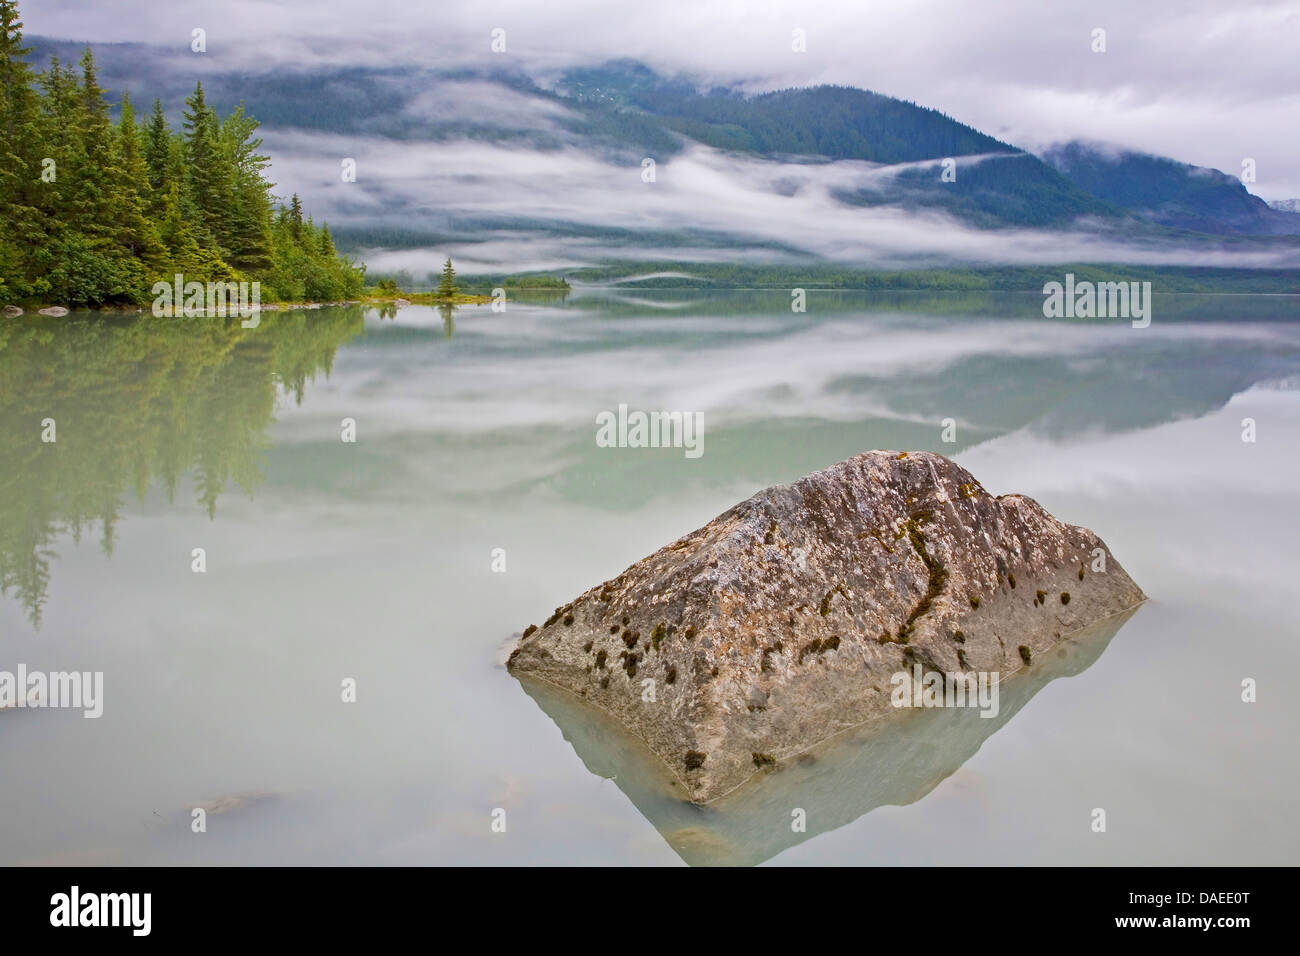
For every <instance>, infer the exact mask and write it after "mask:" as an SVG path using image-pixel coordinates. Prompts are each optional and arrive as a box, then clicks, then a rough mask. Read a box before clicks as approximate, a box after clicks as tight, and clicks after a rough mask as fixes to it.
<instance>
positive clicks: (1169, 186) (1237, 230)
mask: <svg viewBox="0 0 1300 956" xmlns="http://www.w3.org/2000/svg"><path fill="white" fill-rule="evenodd" d="M1043 158H1044V159H1045V160H1046V161H1047V162H1048V163H1050V164H1051V165H1052V166H1053V167H1054V168H1055V169H1057V170H1059V171H1060V173H1061V174H1062V175H1063V176H1065V177H1066V178H1067V179H1068V180H1069V181H1070V182H1071V183H1073V184H1074V185H1075V186H1077V187H1078V188H1079V189H1082V190H1084V191H1085V192H1088V193H1091V194H1092V195H1093V196H1096V197H1097V198H1099V199H1101V200H1103V201H1105V202H1108V203H1111V204H1113V205H1115V206H1119V207H1120V208H1122V209H1127V210H1129V211H1130V212H1132V213H1134V214H1136V215H1138V216H1141V217H1142V218H1144V219H1149V220H1150V221H1152V222H1156V223H1160V224H1161V225H1164V226H1171V227H1173V228H1176V229H1190V230H1193V231H1195V232H1208V233H1214V234H1216V235H1250V236H1270V235H1298V234H1300V215H1297V214H1296V213H1295V211H1294V210H1292V211H1289V212H1288V211H1284V210H1282V209H1274V208H1272V207H1270V206H1269V204H1268V203H1266V202H1265V201H1264V200H1262V199H1260V198H1259V197H1258V196H1253V195H1251V194H1250V193H1249V192H1248V191H1247V190H1246V187H1245V186H1244V185H1242V183H1241V180H1239V179H1237V178H1236V177H1235V176H1229V175H1227V174H1225V173H1221V172H1219V171H1218V170H1217V169H1207V168H1205V167H1203V166H1192V165H1190V164H1188V163H1180V162H1178V161H1176V160H1173V159H1166V158H1164V157H1163V156H1151V155H1148V154H1145V153H1137V152H1128V151H1117V150H1113V149H1110V148H1108V147H1105V146H1097V145H1090V144H1087V143H1081V142H1073V143H1066V144H1064V145H1060V146H1056V147H1053V148H1052V149H1050V150H1048V151H1047V152H1046V154H1045V155H1044V157H1043Z"/></svg>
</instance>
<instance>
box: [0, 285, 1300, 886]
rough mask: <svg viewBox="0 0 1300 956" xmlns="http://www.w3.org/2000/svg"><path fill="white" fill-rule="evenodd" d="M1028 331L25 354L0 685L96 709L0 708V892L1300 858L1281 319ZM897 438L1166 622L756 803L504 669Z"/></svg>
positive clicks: (633, 315) (871, 319) (786, 326)
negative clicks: (742, 516) (82, 867)
mask: <svg viewBox="0 0 1300 956" xmlns="http://www.w3.org/2000/svg"><path fill="white" fill-rule="evenodd" d="M1041 305H1042V298H1041V296H1037V295H1025V296H1016V295H996V296H994V295H986V294H963V293H935V294H904V293H897V294H865V293H863V294H849V293H830V292H810V293H809V295H808V311H807V313H805V314H795V313H791V311H790V295H789V293H788V292H782V291H773V292H728V293H706V292H688V291H657V292H651V291H645V290H637V291H626V292H615V291H610V290H608V289H603V290H592V291H584V290H577V291H575V293H573V294H571V295H570V296H568V297H567V298H564V299H561V298H554V299H539V300H536V301H520V302H511V303H510V304H509V307H508V308H507V309H506V311H505V312H503V313H494V312H492V311H491V310H490V309H489V308H488V307H465V308H461V309H458V310H456V312H455V313H454V315H453V314H449V313H448V314H444V313H440V312H439V310H437V309H432V308H423V307H407V308H403V309H401V310H400V311H397V312H396V314H395V315H394V314H391V311H390V314H387V315H384V314H381V313H380V312H379V311H377V310H374V309H363V308H361V307H340V308H327V309H321V310H314V311H294V312H288V313H276V314H270V313H268V314H265V315H264V316H263V318H262V321H261V324H260V325H259V326H258V327H257V328H253V329H243V328H241V327H240V326H239V323H238V321H237V320H231V321H226V320H215V319H209V320H204V319H190V320H185V319H170V320H163V319H154V318H152V317H149V316H145V317H138V316H137V317H118V318H111V319H109V318H105V317H102V316H88V315H76V314H74V315H70V316H68V317H66V318H64V319H49V318H43V317H39V316H23V317H21V318H18V319H5V320H0V582H3V584H4V591H5V593H4V596H3V597H0V671H9V672H15V671H16V670H17V668H18V666H19V665H20V664H21V665H25V666H26V668H27V670H28V671H46V672H48V671H63V670H76V671H90V672H95V671H102V672H103V675H104V676H103V680H104V691H103V715H102V717H100V718H98V719H85V718H83V716H82V713H81V711H80V710H64V709H28V708H23V709H16V708H15V709H9V710H5V711H0V863H3V864H17V863H90V864H95V863H103V864H171V863H211V864H235V863H253V864H289V863H304V864H338V863H367V864H430V863H508V864H516V863H517V864H524V863H559V864H628V863H630V864H656V865H657V864H667V865H672V864H678V865H680V864H681V863H682V862H683V861H684V860H685V861H687V862H691V863H710V862H722V863H725V862H741V863H757V862H763V861H771V862H773V863H785V864H824V863H855V864H859V863H860V864H892V865H900V864H935V863H956V864H965V863H994V864H1015V863H1023V864H1053V863H1085V864H1102V863H1108V864H1109V863H1114V864H1212V863H1217V864H1230V865H1231V864H1283V863H1289V864H1293V863H1295V862H1296V861H1297V859H1300V831H1297V828H1295V827H1294V826H1291V825H1290V824H1289V822H1287V823H1286V825H1283V824H1284V822H1286V821H1290V820H1291V819H1292V818H1293V815H1294V811H1295V806H1296V797H1295V792H1296V788H1297V786H1298V785H1300V749H1298V748H1297V747H1296V739H1295V738H1296V734H1297V733H1298V732H1300V697H1297V695H1296V694H1295V693H1294V692H1293V688H1292V683H1293V682H1292V680H1291V677H1290V676H1288V675H1292V671H1293V670H1295V671H1300V623H1298V622H1297V616H1296V613H1295V592H1296V587H1297V581H1300V560H1298V559H1297V557H1296V542H1297V540H1298V539H1300V501H1298V500H1297V495H1298V489H1300V482H1298V481H1297V474H1300V300H1297V299H1296V298H1288V297H1270V296H1258V297H1255V296H1248V297H1243V296H1231V297H1229V296H1222V297H1219V296H1190V295H1188V296H1160V295H1157V297H1156V299H1155V302H1154V311H1153V321H1152V323H1151V325H1150V327H1148V328H1144V329H1135V328H1132V327H1131V326H1130V324H1129V323H1128V322H1127V321H1105V320H1095V319H1094V320H1048V319H1044V318H1043V317H1042V314H1041ZM620 404H626V405H628V406H629V407H631V408H633V409H644V410H660V409H663V410H678V411H684V412H701V413H703V421H704V441H703V454H702V456H700V457H698V458H690V457H687V456H686V455H685V454H684V453H683V450H682V449H680V448H677V449H672V448H666V449H642V448H603V447H598V445H597V443H596V440H595V438H596V416H597V415H598V414H599V413H601V412H603V411H615V410H617V408H618V406H619V405H620ZM47 419H52V420H53V422H54V426H55V428H56V433H55V435H54V437H55V440H54V441H43V440H42V435H43V432H44V431H46V430H47V427H48V426H46V425H45V424H44V422H45V421H46V420H47ZM345 419H351V420H352V421H353V422H354V423H355V437H356V440H355V442H348V441H344V440H342V436H343V433H344V430H345V425H344V420H345ZM945 419H952V424H953V426H954V427H955V439H956V440H955V441H953V442H946V441H944V440H943V432H944V420H945ZM1246 419H1250V420H1251V421H1252V422H1253V431H1254V435H1253V437H1254V439H1255V440H1254V441H1244V440H1243V432H1244V431H1246V430H1248V429H1249V428H1250V427H1251V426H1250V424H1249V423H1245V424H1244V420H1246ZM1247 437H1251V436H1249V435H1248V436H1247ZM873 448H882V449H900V450H902V449H906V450H912V449H927V450H931V451H937V452H940V453H943V454H946V455H950V456H952V457H954V458H956V460H957V461H958V462H959V463H960V464H962V465H963V466H965V467H966V468H968V469H969V470H970V471H971V472H972V473H973V474H974V475H975V476H976V477H977V478H978V479H979V480H980V481H981V482H982V483H983V485H984V486H985V487H986V488H987V489H988V490H989V491H990V492H992V493H994V494H1002V493H1008V492H1021V493H1024V494H1027V495H1030V496H1031V497H1033V498H1035V499H1037V500H1038V501H1039V502H1040V503H1041V504H1042V505H1043V506H1044V507H1046V508H1047V509H1048V510H1049V511H1050V512H1051V513H1052V514H1054V515H1055V516H1056V517H1058V518H1060V519H1061V520H1063V521H1067V522H1071V523H1075V524H1082V525H1085V526H1087V527H1089V528H1091V529H1093V530H1094V531H1095V532H1097V534H1099V535H1100V536H1101V537H1102V538H1103V539H1104V540H1105V541H1106V543H1107V544H1108V546H1109V548H1110V550H1111V552H1112V553H1113V554H1114V556H1115V557H1116V558H1117V559H1118V560H1119V561H1120V562H1121V563H1122V564H1123V565H1124V567H1125V569H1126V570H1127V571H1128V572H1129V574H1131V575H1132V577H1133V579H1134V580H1135V581H1136V582H1137V583H1138V584H1139V585H1140V586H1141V587H1142V588H1143V589H1144V590H1145V591H1146V593H1147V594H1148V595H1149V596H1150V600H1149V601H1148V602H1147V603H1146V604H1145V605H1144V606H1142V607H1141V608H1139V609H1138V610H1137V611H1136V613H1135V614H1133V616H1132V617H1131V618H1129V619H1128V620H1127V621H1125V622H1123V624H1122V626H1121V627H1119V628H1118V630H1114V629H1112V633H1107V634H1104V635H1100V636H1094V637H1092V638H1091V639H1089V640H1085V641H1080V642H1078V644H1077V646H1072V647H1070V648H1069V649H1068V650H1067V649H1062V652H1061V654H1060V655H1059V659H1058V660H1054V661H1050V662H1045V663H1044V666H1043V671H1042V673H1041V675H1040V676H1039V677H1038V678H1027V679H1025V680H1024V681H1022V682H1021V683H1020V684H1019V685H1017V684H1016V683H1015V682H1008V684H1007V686H1006V688H1004V701H1003V708H1002V709H1003V713H1002V714H1001V715H1000V717H999V719H998V720H996V721H980V720H979V719H978V718H977V716H976V715H973V714H970V713H953V712H943V713H927V714H923V715H918V716H917V717H916V718H915V719H913V718H911V717H909V718H907V719H906V720H905V721H903V722H901V723H900V724H899V725H898V726H897V727H896V728H895V729H894V731H893V732H892V733H891V734H889V735H887V736H886V737H880V736H875V737H872V738H869V739H863V740H851V741H843V742H841V743H840V744H839V745H838V747H837V748H836V749H835V750H834V752H828V753H825V754H819V755H818V756H817V758H816V760H814V761H809V762H808V765H807V766H800V767H794V768H791V769H790V770H789V771H788V772H786V773H784V774H779V775H773V776H772V777H771V778H770V780H769V781H766V782H765V789H764V791H763V792H762V793H761V794H759V795H758V797H757V798H756V799H755V800H753V801H751V802H750V803H749V804H748V805H746V806H744V807H741V808H737V809H736V810H734V811H728V810H726V809H725V808H723V809H717V808H708V809H701V808H696V807H691V806H689V805H684V804H678V803H675V802H674V801H673V800H672V799H671V798H670V797H669V796H666V795H664V794H663V793H660V792H659V791H658V790H657V789H656V787H655V785H654V783H653V782H652V781H648V780H644V779H641V778H640V777H638V776H637V771H636V769H635V762H631V763H629V762H628V759H629V758H628V755H627V753H626V752H625V751H626V750H627V745H626V743H625V742H623V741H620V740H619V739H618V737H617V735H616V734H614V733H612V732H611V731H610V730H609V729H608V728H605V727H602V725H601V724H600V722H599V720H596V719H594V718H592V717H591V715H589V714H585V713H583V712H582V710H581V709H580V708H574V707H573V706H572V704H571V702H567V701H564V700H545V699H535V696H534V694H533V693H531V692H530V691H529V689H526V688H524V687H523V686H521V684H520V683H519V682H518V681H516V680H515V679H514V678H513V677H512V676H510V675H509V674H508V673H507V672H506V670H505V668H504V666H503V660H504V652H503V648H504V646H505V645H506V643H507V642H508V641H509V640H510V638H511V635H513V634H517V633H518V632H519V631H521V630H522V629H523V628H524V627H525V626H526V625H528V624H540V623H541V622H542V620H544V619H545V618H546V617H547V616H548V615H549V614H550V612H551V610H552V609H553V608H555V607H556V606H557V605H560V604H562V603H565V602H567V601H569V600H570V599H572V598H573V597H575V596H577V595H578V594H579V593H580V592H582V591H583V590H585V589H587V588H588V587H591V586H593V585H595V584H597V583H599V582H601V581H604V580H606V579H608V578H611V577H614V576H615V575H617V574H618V573H619V572H620V571H622V570H623V569H624V568H625V567H627V566H628V565H630V564H632V563H633V562H635V561H637V560H639V559H640V558H642V557H644V556H645V555H647V554H649V553H651V552H652V551H654V550H656V549H657V548H659V547H660V546H662V545H664V544H667V543H669V542H670V541H672V540H673V539H675V538H676V537H678V536H679V535H681V534H684V533H685V532H687V531H690V530H692V529H694V528H696V527H698V526H700V525H702V524H704V523H705V522H707V521H708V520H709V519H711V518H713V517H714V516H715V515H717V514H718V513H720V512H722V511H724V510H725V509H727V508H728V507H730V506H731V505H733V504H734V503H736V502H737V501H739V500H741V499H743V498H746V497H748V496H749V495H751V494H753V493H754V492H756V491H758V490H759V489H761V488H763V487H765V486H767V485H771V484H775V483H780V482H787V481H791V480H794V479H796V478H799V477H800V476H802V475H804V474H807V473H808V472H811V471H815V470H817V469H820V468H823V467H826V466H828V465H830V464H832V463H834V462H837V461H840V460H841V459H844V458H847V457H849V456H850V455H853V454H856V453H858V452H861V451H866V450H869V449H873ZM199 548H201V549H203V552H202V554H203V560H204V561H205V562H206V570H205V571H204V573H195V572H194V570H193V565H194V562H195V560H196V559H195V557H194V551H195V549H199ZM496 549H501V551H497V550H496ZM502 552H504V554H502ZM503 561H504V571H502V570H499V569H500V567H501V563H502V562H503ZM494 564H495V565H496V567H497V570H494ZM1292 676H1293V675H1292ZM1248 678H1250V679H1253V680H1255V681H1256V682H1257V683H1258V691H1257V693H1258V699H1257V701H1256V702H1254V703H1246V702H1243V700H1242V684H1243V681H1244V680H1246V679H1248ZM345 681H355V688H356V700H355V702H348V703H345V702H344V701H343V700H342V696H343V691H342V688H343V684H344V682H345ZM972 718H974V719H972ZM989 724H994V725H996V726H987V725H989ZM611 778H613V779H611ZM199 806H205V807H207V809H208V813H207V830H206V832H203V833H195V832H192V829H191V819H192V817H191V811H192V808H194V807H199ZM792 808H803V809H805V810H806V811H807V816H808V828H807V832H805V833H793V832H791V812H792ZM1095 808H1103V809H1104V810H1105V811H1106V818H1107V830H1106V832H1105V833H1096V832H1093V829H1092V826H1091V824H1092V819H1093V817H1092V813H1093V810H1094V809H1095ZM497 810H504V811H505V814H504V819H506V821H507V825H506V828H505V832H495V831H494V829H493V826H492V824H493V821H494V818H500V817H501V815H500V814H497V815H496V817H494V811H497Z"/></svg>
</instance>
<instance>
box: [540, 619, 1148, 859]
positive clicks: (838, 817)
mask: <svg viewBox="0 0 1300 956" xmlns="http://www.w3.org/2000/svg"><path fill="white" fill-rule="evenodd" d="M1135 612H1136V609H1132V610H1129V611H1125V612H1123V613H1122V614H1118V615H1116V616H1115V617H1112V618H1109V619H1107V620H1105V621H1102V622H1099V623H1097V624H1095V625H1093V626H1091V627H1089V628H1085V629H1084V630H1081V631H1079V632H1078V633H1077V634H1075V635H1073V636H1071V637H1070V638H1068V639H1067V640H1065V641H1063V642H1062V644H1061V645H1060V646H1059V647H1057V648H1055V649H1054V650H1052V651H1051V652H1049V653H1047V654H1044V655H1042V656H1041V657H1035V659H1034V662H1033V664H1032V665H1031V666H1030V667H1029V668H1028V669H1026V670H1022V671H1020V672H1017V673H1016V674H1014V675H1012V676H1010V677H1008V678H1005V679H1004V680H1003V681H1002V683H1001V684H1000V686H999V710H998V714H997V716H996V717H981V716H980V711H979V708H978V707H965V708H948V709H943V708H939V709H926V710H916V711H913V712H909V713H907V714H904V715H903V716H902V717H900V719H898V720H886V721H884V722H883V723H876V724H869V725H865V726H863V727H861V728H858V729H856V730H852V731H849V732H847V733H844V734H840V735H839V736H837V737H835V738H833V739H832V740H829V741H827V742H825V743H823V744H821V745H819V746H817V747H815V748H813V749H812V750H810V751H808V752H806V753H804V754H803V755H801V756H800V757H796V758H794V759H793V760H790V761H787V762H784V763H782V764H779V765H777V766H776V767H773V768H772V769H771V770H769V771H768V772H767V773H763V774H759V775H758V776H756V777H754V778H752V779H751V780H750V781H749V783H747V784H745V785H744V786H742V787H741V788H740V789H738V790H736V791H734V792H733V793H731V794H729V795H727V796H726V797H723V798H722V799H720V800H717V801H714V802H713V803H711V804H709V805H707V806H698V805H696V804H693V803H690V802H689V801H688V800H687V799H686V797H685V794H686V790H685V788H684V787H683V786H682V785H681V783H680V782H678V781H677V780H676V779H675V778H674V777H673V775H672V774H671V772H670V771H669V770H668V769H667V768H666V767H665V765H664V764H663V763H662V762H661V761H660V760H659V759H658V758H657V757H655V756H654V755H653V754H652V753H650V751H649V750H648V749H647V748H646V747H645V745H644V744H642V743H641V742H640V741H639V740H637V739H636V738H634V737H632V736H630V735H629V734H628V733H627V732H626V731H624V730H623V729H622V728H620V727H619V726H618V725H617V724H616V723H615V722H614V721H613V720H612V719H611V718H609V717H608V716H607V715H605V714H604V713H602V712H600V711H597V710H595V709H594V708H592V707H590V706H588V705H587V704H585V703H583V702H582V701H580V700H579V699H578V698H576V697H574V696H573V695H572V694H569V693H568V692H567V691H563V690H560V689H559V688H557V687H554V686H553V685H550V684H548V683H545V682H542V681H538V680H535V679H532V678H529V677H527V676H526V675H521V677H520V683H521V684H522V685H523V687H524V690H525V691H526V692H527V693H528V695H529V696H530V697H532V698H533V700H534V701H536V703H537V705H538V706H539V707H541V708H542V710H543V711H545V712H546V713H547V714H548V715H549V716H550V717H551V719H552V720H554V721H555V723H556V724H557V725H558V726H559V728H560V731H561V733H563V735H564V738H565V739H566V740H567V741H569V743H570V744H571V745H572V746H573V749H574V750H575V751H577V754H578V756H579V757H580V758H581V760H582V762H583V763H584V764H585V765H586V767H587V769H588V770H590V771H591V772H592V773H594V774H596V775H597V776H600V777H604V778H607V779H610V780H613V781H614V783H615V784H616V785H617V786H618V787H619V789H620V790H622V791H623V792H624V793H625V794H626V795H627V797H628V799H630V800H631V801H632V803H633V804H635V805H636V807H637V809H638V810H640V812H641V813H642V814H643V815H644V816H645V818H646V819H647V820H649V821H650V822H651V823H652V824H653V825H654V827H655V828H656V829H657V830H658V831H659V832H660V834H662V836H663V838H664V839H665V840H666V841H667V842H668V844H669V845H670V846H671V847H672V848H673V850H674V851H676V853H677V855H678V856H680V857H681V858H682V859H683V860H685V861H686V862H687V863H688V864H691V865H692V866H750V865H754V864H758V863H762V862H764V861H765V860H769V859H771V858H772V857H774V856H776V855H777V854H778V853H780V852H781V851H783V850H786V849H789V848H790V847H792V846H796V845H798V844H799V843H802V842H803V841H804V840H807V839H811V838H812V837H814V836H817V835H818V834H821V833H826V832H828V831H830V830H835V829H838V828H839V827H842V826H845V825H847V824H849V823H852V822H853V821H854V820H856V819H858V818H859V817H861V816H863V815H865V814H867V813H870V812H871V811H872V810H875V809H876V808H877V807H882V806H905V805H907V804H910V803H915V802H916V801H917V800H920V799H921V798H922V797H924V796H925V795H926V794H928V793H929V792H930V791H931V790H933V789H934V788H935V787H936V786H938V785H939V784H940V783H941V782H943V780H945V779H946V778H947V777H948V776H950V775H951V774H952V773H953V772H954V771H956V770H957V769H958V768H959V767H961V766H962V764H964V763H965V762H966V761H967V760H969V759H970V758H971V757H972V756H974V754H975V753H976V752H977V751H978V750H979V748H980V746H981V745H982V744H983V743H984V741H985V740H987V739H988V738H989V737H991V736H992V735H993V734H994V733H996V732H997V731H998V729H999V728H1001V727H1002V726H1003V725H1005V724H1006V723H1007V721H1009V720H1011V719H1012V718H1013V717H1014V716H1015V715H1016V714H1017V713H1019V712H1020V710H1021V708H1022V707H1024V705H1025V704H1027V703H1028V702H1029V700H1030V699H1031V698H1032V697H1033V696H1034V695H1035V694H1037V693H1038V692H1039V691H1040V690H1042V688H1044V687H1045V686H1047V684H1049V683H1050V682H1051V681H1053V680H1055V679H1057V678H1059V677H1072V676H1074V675H1075V674H1079V673H1082V672H1083V671H1084V670H1086V669H1087V668H1088V667H1090V666H1091V665H1092V664H1093V663H1094V662H1095V661H1096V660H1097V659H1098V658H1099V657H1100V656H1101V654H1102V652H1103V651H1104V650H1105V649H1106V647H1107V645H1108V644H1109V643H1110V641H1111V639H1112V638H1113V637H1114V636H1115V634H1116V633H1118V631H1119V629H1120V628H1121V627H1122V626H1123V624H1124V622H1125V621H1127V620H1128V619H1129V618H1130V617H1131V616H1132V615H1133V614H1134V613H1135ZM796 808H798V809H802V810H803V811H804V812H805V817H806V821H807V823H806V829H805V830H804V832H797V831H796V830H795V829H794V828H793V827H792V822H793V817H792V814H793V812H794V810H795V809H796ZM859 862H864V863H865V862H870V861H866V860H863V861H859Z"/></svg>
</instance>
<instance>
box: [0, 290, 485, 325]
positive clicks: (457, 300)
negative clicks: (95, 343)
mask: <svg viewBox="0 0 1300 956" xmlns="http://www.w3.org/2000/svg"><path fill="white" fill-rule="evenodd" d="M491 301H492V296H490V295H469V294H459V295H454V296H437V295H434V294H433V293H432V292H411V293H408V294H407V295H395V296H366V297H365V298H361V299H345V300H342V301H338V302H265V303H260V304H259V305H258V306H257V308H256V309H254V310H253V311H254V312H293V311H300V310H305V311H311V310H316V309H324V308H331V307H336V306H344V305H373V306H385V305H391V306H395V307H397V308H399V309H400V308H402V307H404V306H408V305H431V306H445V305H449V306H458V305H487V304H488V303H490V302H491ZM73 312H98V313H101V314H103V315H146V314H152V312H151V310H150V309H149V308H148V307H147V306H143V305H100V306H85V307H79V308H69V307H68V306H66V305H54V304H44V305H43V304H39V303H35V304H26V305H20V304H17V303H15V304H12V305H6V306H5V307H4V308H3V309H0V317H3V318H6V319H16V318H18V317H20V316H23V315H42V316H45V317H47V318H62V317H63V316H65V315H69V314H71V313H73ZM208 317H222V316H220V315H219V313H217V312H216V311H213V312H211V313H209V311H208V309H207V308H206V307H204V308H203V309H201V310H199V311H198V312H196V313H195V314H194V315H192V316H175V318H196V319H197V318H208ZM225 317H232V318H238V317H240V313H239V309H238V308H235V307H231V308H229V309H227V310H226V316H225Z"/></svg>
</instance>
